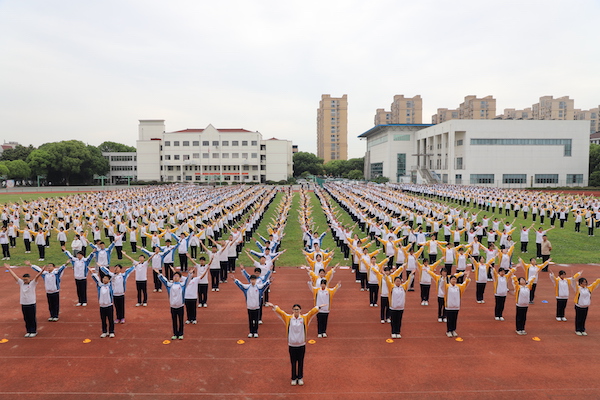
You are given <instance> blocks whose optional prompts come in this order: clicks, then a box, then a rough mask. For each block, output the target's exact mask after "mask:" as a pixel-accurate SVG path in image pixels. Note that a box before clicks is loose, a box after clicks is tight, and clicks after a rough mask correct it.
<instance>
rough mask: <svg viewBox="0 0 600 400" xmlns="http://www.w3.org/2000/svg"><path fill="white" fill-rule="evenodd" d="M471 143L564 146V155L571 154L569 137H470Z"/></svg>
mask: <svg viewBox="0 0 600 400" xmlns="http://www.w3.org/2000/svg"><path fill="white" fill-rule="evenodd" d="M471 145H475V146H477V145H483V146H564V147H565V153H564V156H565V157H570V156H571V146H572V140H571V139H471Z"/></svg>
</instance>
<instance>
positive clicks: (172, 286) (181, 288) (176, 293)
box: [158, 268, 195, 340]
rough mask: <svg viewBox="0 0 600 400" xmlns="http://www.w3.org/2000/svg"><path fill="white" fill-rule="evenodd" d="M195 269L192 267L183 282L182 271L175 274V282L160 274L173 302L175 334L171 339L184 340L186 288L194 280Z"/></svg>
mask: <svg viewBox="0 0 600 400" xmlns="http://www.w3.org/2000/svg"><path fill="white" fill-rule="evenodd" d="M194 272H195V269H193V268H192V269H190V272H189V274H188V279H186V280H185V282H181V272H179V271H176V272H175V273H174V274H173V282H169V281H168V280H167V278H165V276H164V275H163V274H160V273H159V274H158V279H160V281H161V282H162V283H164V284H165V286H166V287H167V293H168V294H169V303H170V304H171V318H172V320H173V336H172V337H171V339H173V340H175V339H179V340H183V326H184V324H183V311H184V307H183V306H184V305H185V290H186V289H187V286H188V284H189V283H190V282H191V281H192V278H193V276H194Z"/></svg>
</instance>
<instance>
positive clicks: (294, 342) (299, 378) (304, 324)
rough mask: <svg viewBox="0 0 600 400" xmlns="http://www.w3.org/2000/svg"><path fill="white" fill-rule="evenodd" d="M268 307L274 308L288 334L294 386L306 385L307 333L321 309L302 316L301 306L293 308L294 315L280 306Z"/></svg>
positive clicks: (296, 305)
mask: <svg viewBox="0 0 600 400" xmlns="http://www.w3.org/2000/svg"><path fill="white" fill-rule="evenodd" d="M265 305H266V306H267V307H273V311H275V313H277V315H278V316H279V318H281V320H282V321H283V323H284V324H285V328H286V329H285V330H286V332H287V339H288V347H289V352H290V362H291V364H292V386H295V385H300V386H302V385H304V355H305V353H306V332H307V331H308V325H309V324H310V322H311V320H312V319H313V317H314V316H315V314H317V313H318V312H319V308H320V307H324V305H322V306H317V307H313V308H312V309H311V310H310V311H309V312H307V313H306V314H300V311H301V310H302V308H301V307H300V304H294V305H293V306H292V314H288V313H286V312H285V311H283V310H282V309H281V308H279V306H276V305H274V304H272V303H266V304H265Z"/></svg>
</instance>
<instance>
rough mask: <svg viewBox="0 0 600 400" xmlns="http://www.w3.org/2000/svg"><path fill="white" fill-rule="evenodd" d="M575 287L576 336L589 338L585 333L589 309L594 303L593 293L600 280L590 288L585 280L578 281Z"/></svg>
mask: <svg viewBox="0 0 600 400" xmlns="http://www.w3.org/2000/svg"><path fill="white" fill-rule="evenodd" d="M577 283H578V285H577V286H576V287H575V299H574V302H575V334H577V336H587V332H586V331H585V321H586V319H587V315H588V309H589V307H590V304H591V302H592V292H593V291H594V290H595V289H596V288H597V287H598V285H600V278H598V279H596V280H595V281H594V282H592V284H590V285H589V286H588V281H587V279H585V278H579V279H578V280H577Z"/></svg>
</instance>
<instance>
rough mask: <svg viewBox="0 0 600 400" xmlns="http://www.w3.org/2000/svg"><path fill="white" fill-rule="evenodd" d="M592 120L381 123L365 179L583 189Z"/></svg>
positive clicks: (373, 133)
mask: <svg viewBox="0 0 600 400" xmlns="http://www.w3.org/2000/svg"><path fill="white" fill-rule="evenodd" d="M588 125H589V122H587V121H558V120H557V121H554V120H550V121H548V120H450V121H446V122H444V123H441V124H437V125H430V124H391V125H377V126H375V127H373V128H371V129H370V130H368V131H366V132H364V133H363V134H361V135H360V136H359V138H361V139H366V141H367V151H366V153H365V177H366V178H375V177H377V176H384V177H387V178H389V180H390V182H413V183H424V184H428V183H429V184H432V183H449V184H460V185H481V186H493V187H502V188H509V187H515V188H522V187H556V186H586V185H587V184H588V165H589V143H590V141H589V126H588Z"/></svg>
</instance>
